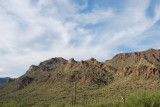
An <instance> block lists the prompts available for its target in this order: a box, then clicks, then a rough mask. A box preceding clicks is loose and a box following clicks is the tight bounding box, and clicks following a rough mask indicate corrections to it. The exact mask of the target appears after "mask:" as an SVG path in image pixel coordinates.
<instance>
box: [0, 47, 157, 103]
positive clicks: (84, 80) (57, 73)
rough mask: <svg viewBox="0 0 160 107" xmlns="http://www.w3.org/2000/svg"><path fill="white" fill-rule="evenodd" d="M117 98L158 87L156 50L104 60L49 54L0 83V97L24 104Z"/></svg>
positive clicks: (86, 101)
mask: <svg viewBox="0 0 160 107" xmlns="http://www.w3.org/2000/svg"><path fill="white" fill-rule="evenodd" d="M75 85H76V96H77V103H78V104H84V103H92V102H99V101H102V102H103V101H112V100H115V99H117V100H120V99H121V97H122V96H124V95H125V96H126V97H127V96H128V95H129V94H131V93H133V92H135V91H137V90H142V89H144V90H146V91H148V92H152V91H156V90H160V50H156V49H149V50H146V51H142V52H134V53H122V54H118V55H116V56H115V57H113V58H112V59H111V60H108V61H106V62H98V61H97V60H96V59H94V58H90V59H89V60H85V61H75V60H74V59H73V58H71V59H69V60H66V59H63V58H61V57H56V58H51V59H49V60H46V61H44V62H41V63H40V64H39V65H38V66H37V65H31V67H30V68H29V69H28V70H27V72H26V74H24V75H22V76H21V77H19V78H17V79H16V80H14V81H11V82H8V83H6V84H3V85H1V86H0V101H1V102H9V101H18V102H21V103H22V104H24V105H27V106H31V105H41V104H46V105H47V104H48V105H49V104H51V103H58V102H61V103H67V104H71V103H72V101H73V96H74V94H75Z"/></svg>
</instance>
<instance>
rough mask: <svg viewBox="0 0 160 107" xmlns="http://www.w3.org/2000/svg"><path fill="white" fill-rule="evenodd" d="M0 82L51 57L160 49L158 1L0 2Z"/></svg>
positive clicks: (109, 55) (102, 57) (102, 58)
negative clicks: (1, 79)
mask: <svg viewBox="0 0 160 107" xmlns="http://www.w3.org/2000/svg"><path fill="white" fill-rule="evenodd" d="M0 2H1V3H0V25H1V26H0V36H1V39H0V56H1V59H0V77H6V76H8V77H19V76H20V75H22V74H24V73H25V72H26V71H27V69H28V68H29V66H30V65H32V64H35V65H38V64H39V63H40V62H41V61H44V60H46V59H49V58H52V57H63V58H65V59H70V58H72V57H73V58H75V59H76V60H87V59H89V58H90V57H95V58H96V59H97V60H99V61H105V60H107V59H110V58H112V57H113V56H114V55H115V54H117V53H120V52H133V51H141V50H146V49H149V48H156V49H160V44H159V43H160V12H159V11H160V0H0Z"/></svg>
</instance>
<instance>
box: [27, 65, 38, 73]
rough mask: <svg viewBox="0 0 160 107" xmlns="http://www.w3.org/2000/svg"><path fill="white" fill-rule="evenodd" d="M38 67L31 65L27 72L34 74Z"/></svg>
mask: <svg viewBox="0 0 160 107" xmlns="http://www.w3.org/2000/svg"><path fill="white" fill-rule="evenodd" d="M38 68H39V67H38V66H36V65H31V66H30V67H29V69H28V70H27V72H34V71H37V70H38Z"/></svg>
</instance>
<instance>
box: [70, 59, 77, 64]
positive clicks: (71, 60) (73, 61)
mask: <svg viewBox="0 0 160 107" xmlns="http://www.w3.org/2000/svg"><path fill="white" fill-rule="evenodd" d="M68 63H69V64H73V63H76V61H75V60H74V58H71V59H69V60H68Z"/></svg>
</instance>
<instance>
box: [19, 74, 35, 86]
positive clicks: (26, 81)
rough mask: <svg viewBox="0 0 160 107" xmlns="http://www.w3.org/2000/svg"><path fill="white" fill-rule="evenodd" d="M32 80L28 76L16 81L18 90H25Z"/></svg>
mask: <svg viewBox="0 0 160 107" xmlns="http://www.w3.org/2000/svg"><path fill="white" fill-rule="evenodd" d="M33 80H34V79H33V78H31V77H28V76H25V77H21V78H18V79H17V82H18V84H19V87H18V89H22V88H25V87H26V86H28V85H29V84H30V83H32V81H33Z"/></svg>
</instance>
